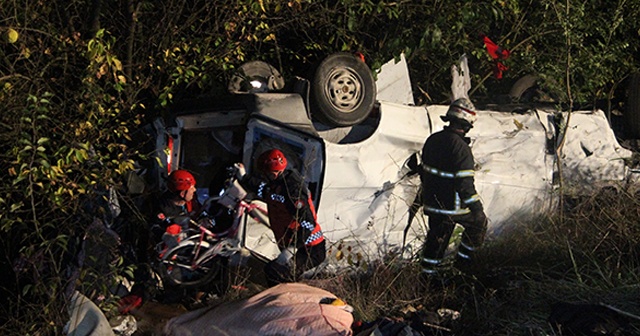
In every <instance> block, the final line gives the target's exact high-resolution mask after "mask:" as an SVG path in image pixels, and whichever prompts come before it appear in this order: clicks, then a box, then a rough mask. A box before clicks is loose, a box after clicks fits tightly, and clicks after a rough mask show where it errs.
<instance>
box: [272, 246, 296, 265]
mask: <svg viewBox="0 0 640 336" xmlns="http://www.w3.org/2000/svg"><path fill="white" fill-rule="evenodd" d="M295 254H296V248H295V246H289V247H287V248H286V249H284V250H282V252H280V254H279V255H278V258H276V263H278V264H280V265H289V264H290V263H291V261H292V260H293V256H294V255H295Z"/></svg>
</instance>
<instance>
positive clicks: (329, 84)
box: [310, 53, 376, 126]
mask: <svg viewBox="0 0 640 336" xmlns="http://www.w3.org/2000/svg"><path fill="white" fill-rule="evenodd" d="M375 102H376V83H375V80H374V78H373V73H372V72H371V69H369V67H368V66H367V64H366V63H364V62H362V60H360V59H359V58H357V57H356V56H355V55H352V54H349V53H335V54H331V55H329V56H328V57H327V58H325V59H324V60H323V61H322V63H320V65H319V66H318V68H317V69H316V72H315V75H314V78H313V82H312V84H311V102H310V103H311V115H312V116H313V117H314V118H316V119H317V120H318V121H320V122H322V123H324V124H327V125H330V126H352V125H356V124H358V123H360V122H362V121H363V120H365V119H366V118H367V117H368V116H369V113H370V112H371V110H372V109H373V107H374V104H375Z"/></svg>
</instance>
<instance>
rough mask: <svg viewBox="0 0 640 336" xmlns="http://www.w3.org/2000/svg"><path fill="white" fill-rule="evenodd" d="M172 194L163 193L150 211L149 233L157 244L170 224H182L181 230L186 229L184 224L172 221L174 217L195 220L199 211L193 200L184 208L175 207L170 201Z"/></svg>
mask: <svg viewBox="0 0 640 336" xmlns="http://www.w3.org/2000/svg"><path fill="white" fill-rule="evenodd" d="M172 196H173V195H172V194H171V193H170V192H165V193H164V194H162V196H160V198H159V199H158V200H157V201H156V203H155V204H154V205H153V210H152V211H151V218H150V221H151V223H150V224H151V233H152V236H153V239H154V240H155V242H158V241H160V240H161V238H162V234H164V232H165V230H166V229H167V226H169V225H171V224H184V225H183V227H182V229H183V230H184V229H187V228H188V225H187V224H186V223H176V222H175V221H174V220H173V219H175V218H176V217H191V218H192V219H195V218H196V217H197V215H198V214H199V212H200V210H201V205H200V203H198V201H197V200H196V199H195V196H194V199H192V200H191V201H190V202H187V204H185V205H184V206H180V205H176V204H175V203H174V202H173V201H172Z"/></svg>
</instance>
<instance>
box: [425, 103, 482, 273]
mask: <svg viewBox="0 0 640 336" xmlns="http://www.w3.org/2000/svg"><path fill="white" fill-rule="evenodd" d="M441 118H442V120H443V121H445V122H449V125H448V126H445V127H444V129H443V130H441V131H439V132H436V133H434V134H432V135H430V136H429V137H428V138H427V140H426V142H425V144H424V146H423V148H422V156H421V158H422V164H421V165H420V167H419V172H420V180H421V183H422V206H423V210H424V212H425V214H426V215H427V216H428V217H429V231H428V233H427V237H426V240H425V243H424V246H423V249H422V259H421V265H422V272H423V274H424V275H426V276H429V275H434V274H437V273H438V269H439V266H442V262H443V258H444V254H445V251H446V249H447V246H448V245H449V240H450V238H451V235H452V233H453V229H454V227H455V224H456V223H459V224H460V225H462V226H463V227H464V228H465V230H464V232H463V234H462V242H461V244H460V246H459V248H458V254H457V259H458V261H462V262H469V261H470V260H471V259H472V257H473V252H474V251H475V250H476V249H477V248H478V247H480V246H481V245H482V243H483V241H484V237H485V233H486V229H487V217H486V215H485V213H484V210H483V206H482V203H481V201H480V197H479V196H478V193H477V192H476V188H475V185H474V160H473V154H472V152H471V148H470V147H469V138H467V137H466V136H465V135H466V134H467V132H469V130H470V129H471V128H472V127H473V123H474V122H475V121H476V112H475V107H474V106H473V103H471V101H470V100H469V99H467V98H460V99H456V100H455V101H453V102H452V103H451V105H450V106H449V109H448V110H447V113H446V115H444V116H441Z"/></svg>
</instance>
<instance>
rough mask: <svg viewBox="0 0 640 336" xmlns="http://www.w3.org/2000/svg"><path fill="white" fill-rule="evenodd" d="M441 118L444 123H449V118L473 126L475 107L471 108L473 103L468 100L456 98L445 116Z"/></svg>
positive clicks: (475, 117)
mask: <svg viewBox="0 0 640 336" xmlns="http://www.w3.org/2000/svg"><path fill="white" fill-rule="evenodd" d="M441 118H442V120H444V121H451V118H456V119H459V120H464V121H466V122H468V123H469V124H471V125H473V123H474V122H476V119H477V116H476V107H475V106H473V103H472V102H471V100H469V98H458V99H456V100H454V101H453V102H452V103H451V105H449V109H448V110H447V114H446V115H444V116H442V117H441Z"/></svg>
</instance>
